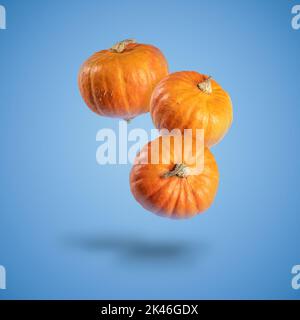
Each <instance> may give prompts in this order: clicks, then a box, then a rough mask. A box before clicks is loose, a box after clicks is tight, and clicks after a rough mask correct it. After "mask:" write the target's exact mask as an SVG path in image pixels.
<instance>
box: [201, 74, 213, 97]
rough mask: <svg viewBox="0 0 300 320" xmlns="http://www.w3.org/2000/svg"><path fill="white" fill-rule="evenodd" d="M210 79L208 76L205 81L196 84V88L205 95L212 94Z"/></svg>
mask: <svg viewBox="0 0 300 320" xmlns="http://www.w3.org/2000/svg"><path fill="white" fill-rule="evenodd" d="M210 79H211V76H209V77H208V78H207V79H205V80H203V81H202V82H200V83H198V88H199V89H200V90H201V91H202V92H204V93H206V94H211V93H212V86H211V80H210Z"/></svg>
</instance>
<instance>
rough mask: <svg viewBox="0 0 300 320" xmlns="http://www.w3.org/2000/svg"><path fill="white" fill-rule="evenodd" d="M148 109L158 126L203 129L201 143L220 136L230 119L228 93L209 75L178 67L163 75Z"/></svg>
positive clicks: (212, 141) (210, 142)
mask: <svg viewBox="0 0 300 320" xmlns="http://www.w3.org/2000/svg"><path fill="white" fill-rule="evenodd" d="M150 112H151V116H152V120H153V122H154V125H155V126H156V128H158V129H168V130H172V129H175V128H178V129H180V130H181V131H183V130H184V129H192V130H193V132H194V133H195V132H196V131H195V130H196V129H203V130H204V140H205V145H206V146H208V147H211V146H213V145H215V144H217V143H218V142H220V141H221V140H222V138H223V137H224V135H225V134H226V132H227V131H228V129H229V128H230V126H231V123H232V118H233V115H232V104H231V99H230V96H229V95H228V93H227V92H225V91H224V90H223V89H222V88H221V86H220V85H219V84H218V83H217V82H216V81H215V80H213V79H211V77H208V76H206V75H203V74H200V73H197V72H195V71H181V72H175V73H173V74H170V75H168V76H167V77H165V78H164V79H163V80H162V81H161V82H160V83H159V84H158V85H157V86H156V88H155V89H154V91H153V94H152V97H151V103H150Z"/></svg>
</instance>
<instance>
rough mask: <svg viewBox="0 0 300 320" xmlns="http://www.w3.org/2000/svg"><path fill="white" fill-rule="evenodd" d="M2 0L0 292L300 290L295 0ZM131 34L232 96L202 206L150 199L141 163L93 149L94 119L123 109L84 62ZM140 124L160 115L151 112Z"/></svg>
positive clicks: (112, 294)
mask: <svg viewBox="0 0 300 320" xmlns="http://www.w3.org/2000/svg"><path fill="white" fill-rule="evenodd" d="M1 4H3V5H5V7H6V10H7V30H0V57H1V59H0V106H1V107H0V119H1V126H0V145H1V157H0V175H1V179H0V206H1V207H0V264H2V265H4V266H5V267H6V270H7V290H0V299H8V298H17V299H18V298H25V299H28V298H35V299H44V298H50V299H54V298H58V299H59V298H63V299H65V298H83V299H89V298H90V299H103V298H116V299H119V298H127V299H131V298H136V299H141V298H157V299H160V298H169V299H173V298H177V299H186V298H191V299H202V298H204V299H206V298H207V299H208V298H216V299H219V298H225V299H232V298H240V299H244V298H258V299H263V298H291V299H299V298H300V290H299V291H295V290H293V289H292V288H291V278H292V275H291V268H292V266H293V265H295V264H300V255H299V252H300V234H299V230H300V229H299V225H300V196H299V189H300V170H299V166H300V151H299V136H300V125H299V123H300V95H299V92H300V82H299V69H300V58H299V57H300V30H299V31H295V30H293V29H292V27H291V18H292V15H291V8H292V6H293V5H294V4H297V1H286V0H281V1H236V0H231V1H221V0H219V1H216V0H215V1H211V0H210V1H208V0H207V1H200V0H197V1H196V0H195V1H191V0H186V1H161V0H160V1H113V2H112V1H98V0H97V1H96V0H95V1H83V0H82V1H54V0H52V1H29V0H27V1H8V0H6V1H5V0H2V1H1ZM128 37H134V38H136V39H138V41H140V42H144V43H151V44H154V45H156V46H158V47H159V48H161V50H162V51H163V52H164V54H165V55H166V57H167V58H168V61H169V64H170V69H171V71H178V70H196V71H199V72H203V73H207V74H211V75H212V76H213V77H214V78H215V79H216V80H217V81H218V82H220V83H221V84H222V86H223V87H224V88H226V90H228V92H230V94H231V96H232V100H233V105H234V123H233V126H232V129H231V130H230V133H229V134H228V135H227V136H226V138H225V139H224V140H223V142H222V143H221V144H219V145H218V146H216V147H214V148H213V153H214V155H215V156H216V159H217V161H218V164H219V168H220V174H221V184H220V188H219V191H218V195H217V198H216V201H215V203H214V204H213V206H212V207H211V208H210V209H209V210H208V211H207V212H206V213H205V214H204V215H200V216H197V217H196V218H194V219H191V220H186V221H173V220H168V219H163V218H160V217H157V216H155V215H153V214H151V213H149V212H147V211H145V210H144V209H143V208H141V207H140V206H139V205H138V204H137V203H136V202H135V200H134V199H133V197H132V196H131V194H130V189H129V183H128V176H129V171H130V165H118V166H99V165H97V163H96V160H95V153H96V149H97V146H98V145H99V143H97V142H96V140H95V136H96V132H97V131H98V130H99V129H101V128H104V127H106V128H113V129H116V130H117V126H118V122H117V121H116V120H113V119H108V118H102V117H98V116H96V115H95V114H93V113H92V112H91V111H89V109H88V108H87V107H86V106H85V105H84V103H83V101H82V99H81V97H80V95H79V92H78V89H77V73H78V69H79V66H80V65H81V63H82V62H83V61H84V60H85V59H86V58H87V57H88V56H89V55H91V54H92V53H93V52H95V51H98V50H100V49H103V48H107V47H110V46H111V45H112V44H114V43H115V42H116V41H118V40H122V39H124V38H128ZM131 127H132V128H138V127H144V128H146V129H147V130H150V129H151V128H152V122H151V119H150V116H149V114H147V115H144V116H141V117H139V118H137V119H135V120H134V121H133V122H132V124H131Z"/></svg>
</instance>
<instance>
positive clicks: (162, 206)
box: [155, 179, 178, 217]
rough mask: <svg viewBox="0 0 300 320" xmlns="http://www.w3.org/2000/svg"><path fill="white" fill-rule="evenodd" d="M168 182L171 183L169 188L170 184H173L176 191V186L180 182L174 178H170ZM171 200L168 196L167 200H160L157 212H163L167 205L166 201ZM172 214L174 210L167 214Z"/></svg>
mask: <svg viewBox="0 0 300 320" xmlns="http://www.w3.org/2000/svg"><path fill="white" fill-rule="evenodd" d="M168 183H169V186H168V187H169V188H170V184H172V185H173V187H172V190H173V192H174V190H175V189H176V186H177V184H178V181H177V180H175V179H172V180H169V181H168ZM173 192H172V194H173V195H174V193H173ZM169 201H170V199H169V198H168V197H165V201H163V202H160V206H159V208H158V210H155V213H157V214H160V213H163V212H164V210H163V208H164V207H165V205H166V203H168V202H169ZM171 215H172V212H168V214H167V216H168V217H169V216H171Z"/></svg>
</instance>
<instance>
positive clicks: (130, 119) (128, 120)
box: [124, 118, 133, 124]
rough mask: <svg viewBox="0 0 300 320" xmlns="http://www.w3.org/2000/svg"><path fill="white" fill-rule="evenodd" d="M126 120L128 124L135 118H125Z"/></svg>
mask: <svg viewBox="0 0 300 320" xmlns="http://www.w3.org/2000/svg"><path fill="white" fill-rule="evenodd" d="M124 120H125V121H126V122H127V124H129V123H131V121H132V120H133V118H128V119H124Z"/></svg>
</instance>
